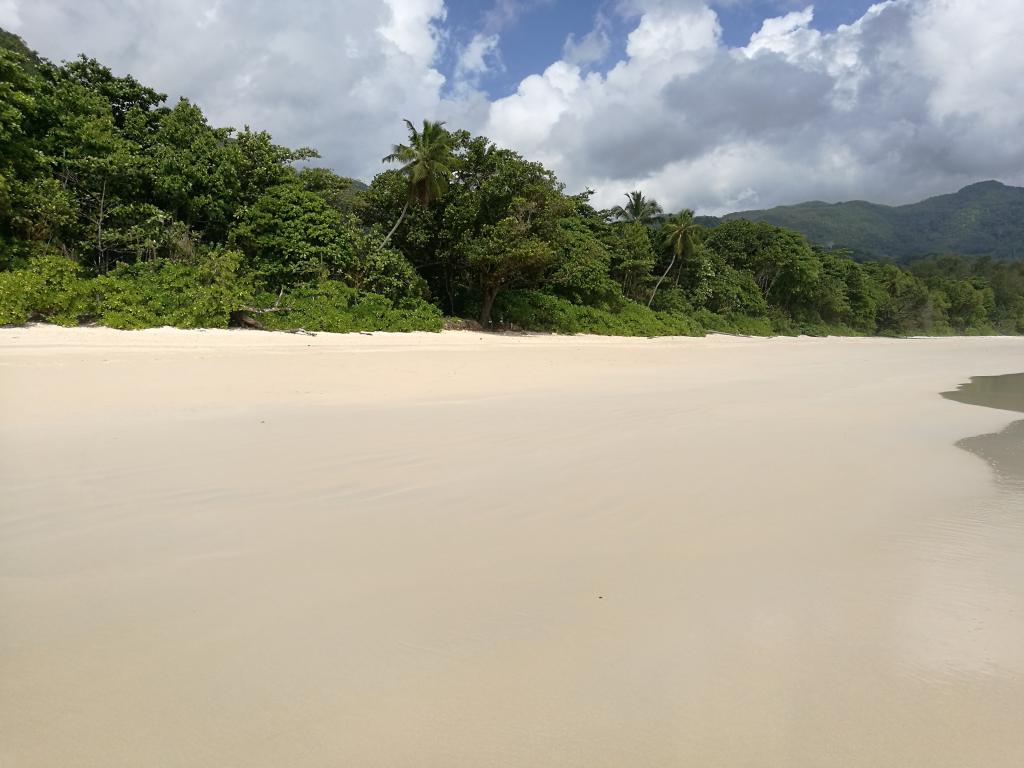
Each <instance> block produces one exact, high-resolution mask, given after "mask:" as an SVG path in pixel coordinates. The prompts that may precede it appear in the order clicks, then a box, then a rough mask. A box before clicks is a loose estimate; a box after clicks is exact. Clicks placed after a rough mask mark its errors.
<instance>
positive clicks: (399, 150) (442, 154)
mask: <svg viewBox="0 0 1024 768" xmlns="http://www.w3.org/2000/svg"><path fill="white" fill-rule="evenodd" d="M405 124H406V126H408V128H409V143H408V144H395V146H394V147H392V149H391V154H390V155H388V156H387V157H385V158H384V160H383V162H385V163H401V164H402V167H401V168H400V169H399V172H400V173H402V174H403V175H404V176H405V177H406V179H407V180H408V182H409V195H408V197H407V198H406V200H405V206H404V207H403V208H402V213H401V215H399V217H398V221H396V222H395V226H393V227H392V228H391V231H390V232H388V234H387V237H385V238H384V243H383V244H384V245H387V244H388V242H390V240H391V237H392V235H394V234H395V232H396V231H397V230H398V227H399V226H401V224H402V221H403V220H404V219H405V215H406V214H407V213H408V212H409V205H410V204H411V203H412V202H413V201H415V202H417V203H419V204H420V205H429V204H430V203H432V202H433V201H434V200H437V199H438V198H439V197H441V195H443V194H444V193H445V191H446V190H447V189H448V180H449V179H450V178H451V175H452V168H451V164H452V150H453V145H454V139H453V137H452V135H451V134H450V133H449V132H448V131H447V130H445V127H444V123H435V122H432V121H430V120H424V121H423V130H422V131H417V130H416V126H414V125H413V124H412V123H411V122H410V121H409V120H406V121H405Z"/></svg>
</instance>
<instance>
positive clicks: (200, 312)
mask: <svg viewBox="0 0 1024 768" xmlns="http://www.w3.org/2000/svg"><path fill="white" fill-rule="evenodd" d="M240 260H241V255H240V254H239V253H238V252H236V251H227V250H221V249H216V250H214V251H212V252H210V253H209V254H207V255H206V256H205V257H204V258H203V260H202V261H200V263H199V264H198V265H190V264H183V263H180V262H172V261H166V260H162V259H157V260H154V261H147V262H141V263H138V264H131V265H127V264H120V265H118V266H117V268H116V269H114V270H112V271H111V272H110V273H109V274H107V275H104V276H103V277H98V278H96V280H95V281H94V282H95V285H96V292H97V294H98V296H99V305H100V314H99V321H100V323H102V324H103V325H108V326H110V327H111V328H121V329H125V330H131V329H138V328H153V327H159V326H164V325H171V326H175V327H177V328H226V327H227V325H228V321H229V320H230V317H231V313H232V312H234V311H236V310H238V309H240V308H241V307H243V306H246V305H248V304H250V303H251V302H252V286H251V283H250V282H249V280H248V279H246V278H245V277H244V276H242V275H240V274H239V263H240Z"/></svg>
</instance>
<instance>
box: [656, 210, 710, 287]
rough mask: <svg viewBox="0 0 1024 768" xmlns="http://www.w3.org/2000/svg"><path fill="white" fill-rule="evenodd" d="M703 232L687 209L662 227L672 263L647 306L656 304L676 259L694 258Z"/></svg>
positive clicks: (669, 264)
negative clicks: (658, 294) (700, 234)
mask: <svg viewBox="0 0 1024 768" xmlns="http://www.w3.org/2000/svg"><path fill="white" fill-rule="evenodd" d="M700 230H701V226H700V224H698V223H697V222H695V221H694V220H693V211H691V210H690V209H689V208H687V209H686V210H684V211H681V212H680V213H677V214H676V215H675V216H671V217H669V219H668V220H667V221H666V222H665V223H664V224H663V225H662V228H661V231H662V235H663V237H664V243H665V247H666V248H668V249H669V250H670V251H671V252H672V261H670V262H669V263H668V268H667V269H666V270H665V272H664V273H663V274H662V276H661V277H660V278H658V282H657V284H656V285H655V286H654V290H653V291H651V298H650V300H649V301H648V302H647V306H648V307H649V306H651V304H652V303H653V302H654V297H655V295H656V294H657V293H658V288H660V287H661V283H662V281H663V280H664V279H665V278H666V277H668V273H669V272H671V271H672V267H673V266H675V263H676V259H681V258H682V257H683V256H692V255H693V252H694V250H695V248H696V246H697V235H698V233H699V232H700Z"/></svg>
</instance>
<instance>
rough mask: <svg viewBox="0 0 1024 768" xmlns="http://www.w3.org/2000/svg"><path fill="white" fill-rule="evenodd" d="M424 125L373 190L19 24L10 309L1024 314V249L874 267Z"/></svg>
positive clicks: (1002, 327) (739, 327)
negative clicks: (997, 257) (29, 45)
mask: <svg viewBox="0 0 1024 768" xmlns="http://www.w3.org/2000/svg"><path fill="white" fill-rule="evenodd" d="M407 129H408V140H407V142H406V143H405V144H402V145H399V146H396V147H392V148H388V147H381V150H380V151H381V155H382V156H384V158H383V165H384V166H385V167H386V170H384V171H383V172H382V173H380V174H379V175H377V176H376V178H374V179H373V180H372V182H371V183H370V185H369V187H365V186H364V185H361V184H359V183H357V182H354V181H353V180H351V179H348V178H345V177H343V176H339V175H337V174H336V173H334V172H333V171H331V170H328V169H326V168H321V167H317V165H316V160H317V153H316V152H315V151H314V150H312V149H306V148H298V149H293V148H288V147H284V146H281V145H278V144H276V143H275V142H274V141H273V139H272V137H271V136H270V135H268V134H267V133H265V132H261V131H259V130H255V129H250V128H248V127H245V128H242V129H237V128H230V127H219V126H213V125H210V124H209V122H208V120H207V119H206V117H205V116H204V114H203V112H202V110H201V109H200V107H199V106H198V105H195V104H192V103H191V102H190V101H188V100H187V99H180V100H178V101H173V102H172V101H168V100H167V98H166V96H165V95H163V94H160V93H158V92H156V91H154V90H153V89H151V88H148V87H147V86H145V85H144V84H142V83H139V82H137V81H136V80H135V79H134V78H132V77H130V76H126V77H120V76H117V75H115V74H114V73H112V72H111V71H110V70H109V69H108V68H106V67H104V66H103V65H102V64H101V63H99V62H97V61H95V60H92V59H88V58H85V57H82V58H79V59H77V60H74V61H71V62H67V63H64V64H60V65H56V64H52V63H50V62H46V61H43V60H39V59H38V58H36V57H34V56H32V55H31V54H30V52H28V51H27V49H25V48H24V46H23V45H21V44H20V41H18V40H17V39H16V38H14V37H13V36H11V35H8V34H6V33H5V34H4V35H3V38H2V46H0V324H20V323H25V322H28V321H32V320H40V321H46V322H56V323H65V324H78V323H100V324H104V325H109V326H113V327H117V328H142V327H147V326H154V325H176V326H181V327H200V326H204V327H224V326H228V325H247V326H252V327H263V328H269V329H296V328H304V329H306V330H310V331H317V330H323V331H352V330H375V329H388V330H414V329H424V330H438V329H440V328H441V327H442V325H443V323H444V318H445V317H449V318H453V319H456V318H469V319H471V320H472V321H473V322H476V323H480V324H481V325H482V326H483V327H485V328H521V329H529V330H538V331H554V332H562V333H577V332H591V333H608V334H627V335H659V334H700V333H704V332H705V331H708V330H719V331H729V332H743V333H758V334H772V333H789V334H792V333H801V332H802V333H815V334H824V333H843V334H892V335H901V334H913V333H954V332H957V333H965V332H967V333H991V332H996V331H999V332H1010V333H1017V332H1022V331H1024V261H1022V262H1017V263H1013V264H1009V263H1003V262H997V261H992V260H990V259H981V260H964V259H945V260H933V261H930V262H926V263H922V264H919V265H916V266H914V267H913V268H912V269H905V268H901V267H898V266H896V265H894V264H891V263H859V262H857V261H854V260H852V259H850V258H848V257H847V255H846V254H845V253H844V252H842V251H838V250H835V249H823V248H819V247H815V246H812V245H811V244H810V243H809V242H808V241H807V240H806V239H805V238H804V237H803V236H802V235H800V234H798V233H796V232H794V231H790V230H788V229H783V228H780V227H777V226H773V225H771V224H768V223H757V222H750V221H743V220H735V221H727V222H725V223H723V224H721V225H720V226H717V227H715V228H713V229H710V230H708V229H705V228H704V227H702V226H701V225H700V224H699V222H698V221H697V220H695V217H694V215H693V213H692V211H688V210H685V211H682V212H681V213H679V214H675V215H671V216H664V215H663V214H662V212H661V208H660V206H658V205H657V203H656V202H655V201H653V200H650V199H648V198H646V197H645V196H644V195H643V194H642V193H640V192H633V193H630V194H629V195H628V196H627V197H626V198H625V199H624V204H623V206H622V207H619V208H615V209H613V210H607V211H606V210H597V209H595V208H594V206H593V205H591V202H590V198H591V193H590V192H584V193H581V194H567V193H566V191H565V190H564V188H563V185H562V184H561V183H560V182H559V180H558V179H557V178H556V177H555V175H554V174H553V173H552V172H551V171H550V170H548V169H547V168H545V167H544V166H542V165H541V164H539V163H535V162H531V161H530V160H528V159H527V158H524V157H522V156H520V155H519V154H517V153H515V152H513V151H511V150H508V149H503V148H499V147H497V146H495V145H494V144H493V143H491V142H490V141H489V140H488V139H486V138H484V137H481V136H472V135H470V134H469V133H467V132H465V131H460V130H456V129H454V127H453V126H445V125H443V124H440V123H434V122H430V121H423V122H422V123H419V124H416V125H414V124H412V123H409V124H408V125H407ZM339 130H344V126H339ZM988 188H989V187H987V186H983V188H982V190H981V191H982V192H983V191H984V189H988ZM978 199H979V201H980V202H979V203H978V205H977V207H976V209H975V211H976V214H975V215H976V216H977V217H979V218H981V219H985V217H987V216H990V215H993V214H992V211H991V210H990V208H989V203H988V202H986V200H988V198H987V197H986V196H985V195H983V194H979V196H978ZM1000 210H1002V209H1000ZM939 218H940V219H941V216H939ZM965 226H966V225H965ZM914 237H915V235H914V234H913V233H905V239H907V240H908V241H910V240H912V239H913V238H914ZM998 240H999V238H998V236H995V237H994V240H993V242H996V241H998ZM1003 247H1005V243H1003ZM922 250H923V251H927V250H931V248H930V247H929V248H923V249H922ZM993 252H995V251H993ZM452 322H454V320H453V321H452Z"/></svg>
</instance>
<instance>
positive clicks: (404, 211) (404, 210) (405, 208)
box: [381, 200, 409, 248]
mask: <svg viewBox="0 0 1024 768" xmlns="http://www.w3.org/2000/svg"><path fill="white" fill-rule="evenodd" d="M408 212H409V201H408V200H406V201H405V205H404V206H403V207H402V213H401V215H399V217H398V221H396V222H395V226H393V227H392V228H391V231H390V232H388V236H387V237H385V238H384V242H383V243H381V247H382V248H383V247H384V246H386V245H387V244H388V243H390V242H391V236H392V235H394V234H395V232H397V231H398V228H399V227H400V226H402V220H403V219H404V218H405V214H407V213H408Z"/></svg>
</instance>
